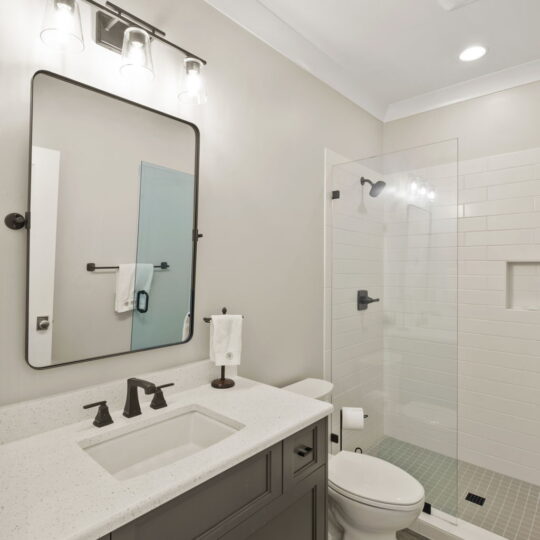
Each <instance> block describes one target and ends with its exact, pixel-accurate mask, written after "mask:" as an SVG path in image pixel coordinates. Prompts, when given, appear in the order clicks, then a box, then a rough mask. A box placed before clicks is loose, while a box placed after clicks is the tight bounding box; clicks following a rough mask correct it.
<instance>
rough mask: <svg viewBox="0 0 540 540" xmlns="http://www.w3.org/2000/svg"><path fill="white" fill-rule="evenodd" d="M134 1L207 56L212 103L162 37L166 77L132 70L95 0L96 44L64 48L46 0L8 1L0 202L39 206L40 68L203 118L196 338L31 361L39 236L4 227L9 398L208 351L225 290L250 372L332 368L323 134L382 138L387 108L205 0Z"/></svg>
mask: <svg viewBox="0 0 540 540" xmlns="http://www.w3.org/2000/svg"><path fill="white" fill-rule="evenodd" d="M123 7H125V8H126V9H128V10H130V11H134V12H135V13H137V14H138V15H140V16H141V17H143V18H146V19H148V20H150V21H152V22H153V23H154V24H156V25H157V26H162V27H164V28H165V29H166V30H167V37H168V38H169V39H170V40H172V41H176V42H179V43H181V44H182V45H184V46H186V47H187V48H190V49H193V50H194V51H196V52H197V53H199V54H201V55H202V56H204V57H206V58H207V60H208V70H207V71H208V94H209V102H208V104H207V105H206V106H204V107H203V108H200V109H198V110H192V109H190V108H188V107H185V106H181V105H179V104H178V101H177V99H176V88H175V86H176V84H177V75H176V71H174V70H173V69H172V67H173V66H174V67H175V68H176V67H177V65H178V63H179V62H180V60H181V57H178V56H177V55H176V54H175V53H174V52H173V51H170V50H168V49H166V48H165V47H164V46H160V45H159V44H154V48H153V51H154V62H155V67H156V79H155V81H154V82H153V83H152V84H151V85H150V86H149V87H148V88H147V89H138V88H135V87H132V86H130V85H128V84H126V83H125V82H123V81H122V79H121V78H120V76H119V74H118V59H119V57H118V56H117V55H115V54H114V53H111V52H110V51H108V50H106V49H103V48H101V47H97V46H96V45H95V44H93V43H92V42H91V39H90V36H91V35H92V28H91V17H90V15H89V13H88V9H89V7H88V5H87V4H86V3H82V4H81V11H82V12H83V19H84V21H85V28H84V30H85V33H86V49H85V51H84V52H83V54H82V55H78V56H62V55H58V54H57V53H55V52H53V51H50V50H48V49H46V48H44V47H43V46H42V45H41V43H40V41H39V38H38V34H39V25H40V19H41V16H42V10H43V2H42V1H41V0H27V1H25V2H17V3H15V4H13V3H11V4H9V6H8V5H7V4H6V3H5V2H3V3H2V5H1V6H0V16H3V20H9V21H10V25H9V28H8V29H7V30H8V31H6V32H3V33H2V34H1V35H0V55H1V56H0V95H1V96H2V99H1V100H0V114H1V117H2V124H1V128H0V130H1V131H0V137H1V140H0V159H1V163H2V176H1V178H0V211H1V215H2V216H3V215H5V214H7V213H8V212H12V211H14V210H19V211H22V210H25V208H26V204H27V203H26V196H27V174H28V119H29V107H30V80H31V77H32V75H33V73H34V72H35V71H36V70H38V69H50V70H52V71H56V72H58V73H61V74H63V75H66V76H68V77H71V78H74V79H78V80H80V81H82V82H84V83H86V84H90V85H92V86H96V87H98V88H101V89H104V90H106V91H109V92H112V93H115V94H119V95H122V96H123V97H127V98H129V99H132V100H136V101H139V102H141V103H144V104H145V105H148V106H151V107H154V108H157V109H160V110H163V111H166V112H168V113H171V114H174V115H177V116H180V117H183V118H186V119H187V120H191V121H193V122H195V123H196V124H198V125H199V127H200V129H201V191H200V229H201V232H203V233H204V239H203V240H202V242H201V243H200V249H199V259H198V268H197V290H196V313H195V322H196V326H195V335H194V338H193V340H192V341H191V342H190V343H188V344H186V345H180V346H175V347H171V348H166V349H161V350H156V351H152V352H141V353H135V354H132V355H127V356H123V357H118V358H113V359H106V360H98V361H94V362H89V363H83V364H80V365H72V366H67V367H59V368H55V369H52V370H46V371H34V370H32V369H31V368H30V367H28V366H27V365H26V364H25V361H24V324H25V323H24V321H25V287H26V285H25V277H24V276H25V268H26V254H25V250H26V238H25V235H24V233H23V232H20V231H19V232H15V231H10V230H8V229H7V228H5V227H1V228H0V247H1V253H2V264H1V265H0V287H1V289H0V299H1V302H0V369H1V373H2V387H1V389H0V403H10V402H15V401H19V400H23V399H28V398H32V397H37V396H41V395H47V394H51V393H55V392H60V391H64V390H68V389H73V388H77V387H82V386H86V385H88V384H93V383H98V382H101V381H107V380H110V379H114V378H117V377H128V376H132V375H135V374H137V373H141V372H145V371H150V370H156V369H159V368H162V367H169V366H174V365H177V364H179V363H183V362H188V361H193V360H197V359H201V358H205V357H207V355H208V328H207V326H206V325H204V323H202V322H200V320H201V318H202V317H203V316H204V315H208V314H211V313H215V312H216V311H217V310H219V308H220V307H221V306H223V305H226V306H228V307H229V309H230V310H231V312H242V313H244V314H245V316H246V319H245V321H246V322H245V340H244V345H245V346H244V358H243V365H242V367H241V373H242V374H244V375H246V376H249V377H253V378H255V379H259V380H261V381H265V382H269V383H275V384H284V383H287V382H291V381H293V380H295V379H298V378H301V377H306V376H318V375H319V376H320V375H321V374H322V365H323V362H322V351H323V345H322V335H323V316H322V312H323V176H324V148H325V147H329V148H332V149H334V150H336V151H337V152H339V153H341V154H343V155H350V156H364V155H372V154H377V153H379V152H380V151H381V144H382V125H381V123H380V122H379V121H378V120H376V119H374V118H373V117H371V116H370V115H368V114H367V113H365V112H364V111H363V110H361V109H360V108H358V107H357V106H356V105H354V104H353V103H351V102H349V101H348V100H347V99H345V98H343V97H342V96H340V95H339V94H338V93H336V92H335V91H333V90H332V89H330V88H329V87H328V86H326V85H325V84H323V83H321V82H320V81H318V80H316V79H315V78H313V77H312V76H311V75H309V74H308V73H306V72H305V71H303V70H301V69H300V68H298V67H297V66H295V65H294V64H292V63H291V62H290V61H288V60H286V59H285V58H284V57H282V56H281V55H280V54H278V53H276V52H275V51H274V50H272V49H270V48H269V47H268V46H266V45H265V44H263V43H262V42H260V41H259V40H258V39H256V38H255V37H253V36H251V35H250V34H249V33H247V32H245V31H244V30H242V29H241V28H240V27H238V26H237V25H235V24H234V23H232V22H230V21H229V20H228V19H226V18H225V17H224V16H222V15H221V14H219V13H218V12H217V11H215V10H214V9H213V8H211V7H210V6H208V5H207V4H205V3H204V2H203V1H202V0H185V1H182V2H178V1H177V0H159V1H156V2H145V1H143V0H131V1H127V0H126V1H125V2H124V4H123ZM8 8H9V14H8V13H7V10H8ZM171 10H174V11H176V12H177V13H178V14H177V15H175V16H171Z"/></svg>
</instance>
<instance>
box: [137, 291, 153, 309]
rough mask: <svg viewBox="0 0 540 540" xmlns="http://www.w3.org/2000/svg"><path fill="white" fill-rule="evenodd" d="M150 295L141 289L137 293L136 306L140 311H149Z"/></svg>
mask: <svg viewBox="0 0 540 540" xmlns="http://www.w3.org/2000/svg"><path fill="white" fill-rule="evenodd" d="M149 301H150V296H149V295H148V293H147V292H146V291H139V292H138V293H137V300H136V301H135V307H136V308H137V311H138V312H139V313H146V312H147V311H148V304H149Z"/></svg>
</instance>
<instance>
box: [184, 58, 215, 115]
mask: <svg viewBox="0 0 540 540" xmlns="http://www.w3.org/2000/svg"><path fill="white" fill-rule="evenodd" d="M202 66H203V63H202V62H201V61H200V60H197V59H196V58H185V59H184V73H183V77H182V81H181V86H180V93H179V94H178V99H179V100H180V101H181V102H182V103H188V104H191V105H201V104H203V103H206V102H207V100H208V97H207V95H206V85H205V84H204V77H203V75H202V73H201V70H202Z"/></svg>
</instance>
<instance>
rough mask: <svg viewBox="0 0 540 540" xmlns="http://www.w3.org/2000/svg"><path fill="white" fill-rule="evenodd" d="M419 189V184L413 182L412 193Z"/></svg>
mask: <svg viewBox="0 0 540 540" xmlns="http://www.w3.org/2000/svg"><path fill="white" fill-rule="evenodd" d="M417 189H418V184H417V183H416V182H413V183H412V184H411V191H412V192H413V193H415V192H416V190H417Z"/></svg>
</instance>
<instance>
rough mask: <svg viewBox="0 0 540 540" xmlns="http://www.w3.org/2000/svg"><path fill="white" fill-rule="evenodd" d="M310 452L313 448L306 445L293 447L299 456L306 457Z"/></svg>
mask: <svg viewBox="0 0 540 540" xmlns="http://www.w3.org/2000/svg"><path fill="white" fill-rule="evenodd" d="M310 452H313V448H311V447H309V446H306V445H302V446H299V447H298V448H295V449H294V453H295V454H297V455H298V456H300V457H306V456H307V455H308V454H309V453H310Z"/></svg>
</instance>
